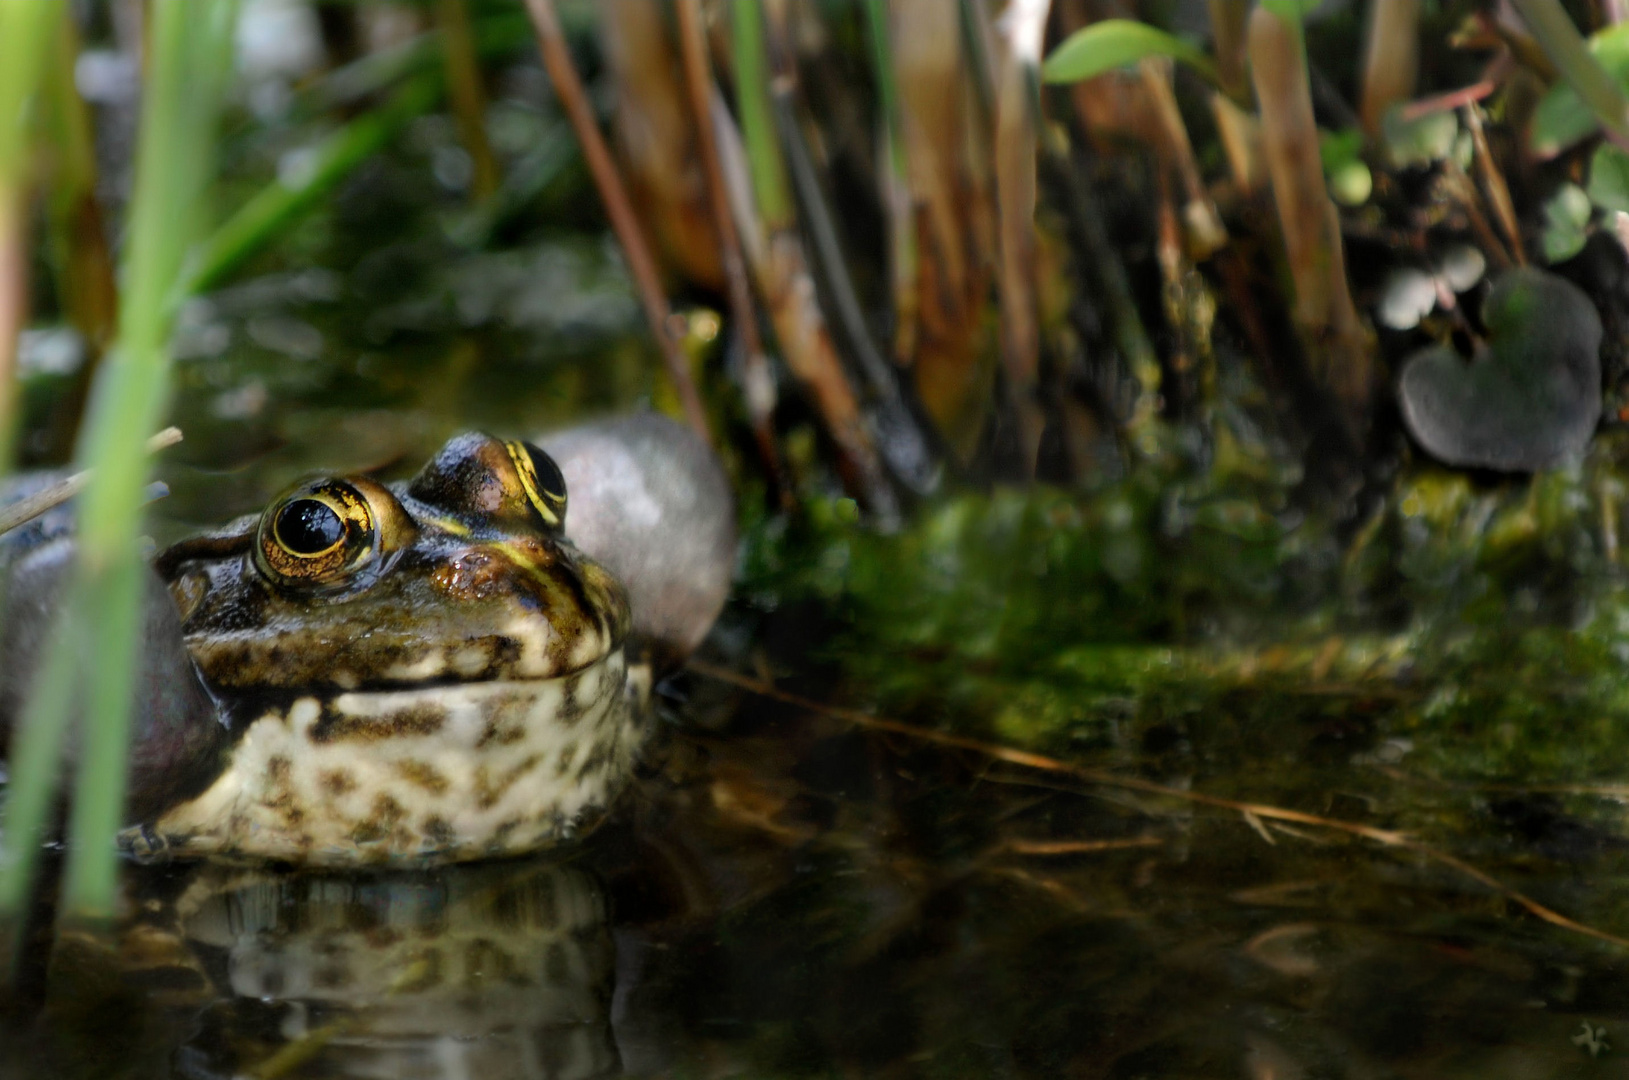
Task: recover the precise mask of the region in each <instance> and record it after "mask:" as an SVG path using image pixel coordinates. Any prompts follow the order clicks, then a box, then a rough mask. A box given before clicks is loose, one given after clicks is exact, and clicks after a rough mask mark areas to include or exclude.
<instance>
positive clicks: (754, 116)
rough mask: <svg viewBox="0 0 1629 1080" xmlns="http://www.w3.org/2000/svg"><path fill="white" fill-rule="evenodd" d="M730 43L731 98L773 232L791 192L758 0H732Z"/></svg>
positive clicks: (787, 215) (788, 215)
mask: <svg viewBox="0 0 1629 1080" xmlns="http://www.w3.org/2000/svg"><path fill="white" fill-rule="evenodd" d="M730 11H731V13H732V16H733V18H732V20H731V26H730V31H731V32H730V42H731V48H732V51H733V59H734V62H735V100H736V108H737V109H738V110H739V111H740V113H741V141H742V142H743V143H745V144H746V148H747V160H748V164H749V165H750V166H751V170H752V193H753V195H754V196H755V197H756V199H757V201H758V214H759V216H760V217H762V218H763V222H764V225H765V226H766V227H767V228H768V229H770V230H771V231H774V230H777V229H783V228H787V227H789V226H790V225H791V224H792V220H793V219H792V190H791V187H790V186H789V185H788V182H787V179H786V164H785V162H784V161H783V160H782V158H781V148H780V143H779V142H778V141H777V138H776V135H775V113H774V109H773V107H772V106H771V105H770V102H769V63H768V59H767V57H766V56H765V52H764V22H763V12H762V11H761V10H760V9H759V6H758V0H735V2H734V4H733V5H732V7H731V8H730Z"/></svg>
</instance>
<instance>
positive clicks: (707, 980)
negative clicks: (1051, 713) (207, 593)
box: [0, 673, 1629, 1080]
mask: <svg viewBox="0 0 1629 1080" xmlns="http://www.w3.org/2000/svg"><path fill="white" fill-rule="evenodd" d="M794 685H795V681H794ZM669 691H670V692H669V695H668V696H667V698H666V700H665V701H664V705H663V708H664V711H665V713H666V717H667V720H668V721H669V722H668V724H667V725H666V731H665V732H664V735H663V737H662V745H661V747H660V749H659V751H658V752H657V753H656V754H654V755H653V756H652V761H651V764H650V765H649V767H648V768H647V770H646V775H644V776H643V777H642V778H641V780H640V781H639V783H638V785H637V786H636V789H635V790H634V791H633V792H632V793H631V794H630V796H629V797H628V798H626V799H625V800H624V801H623V802H622V803H621V804H620V807H619V811H618V813H617V815H616V816H615V817H614V818H613V820H612V821H611V822H609V823H608V824H607V825H606V826H604V827H603V828H602V829H601V830H600V831H599V832H597V833H596V834H594V835H593V836H592V837H591V838H589V839H588V841H587V842H586V843H584V844H583V845H582V846H581V847H580V848H579V849H576V850H573V851H571V852H570V853H568V854H566V855H565V856H563V857H551V858H544V859H534V860H519V861H508V862H495V863H489V864H476V865H469V866H463V867H458V868H454V869H449V870H443V871H437V872H433V873H360V874H310V873H296V872H278V871H274V870H253V869H243V868H227V867H214V866H207V865H206V866H197V867H186V868H173V869H140V870H138V869H132V870H130V872H129V874H128V888H129V890H130V898H131V905H130V915H129V917H128V918H127V919H126V920H125V921H124V922H122V923H121V925H120V926H119V927H118V929H117V931H116V932H114V933H112V934H110V935H92V934H86V933H71V934H69V935H67V936H66V937H65V938H64V939H63V940H62V942H61V943H60V944H59V946H58V951H57V954H56V957H55V960H54V965H53V968H52V973H51V979H50V982H49V985H48V988H47V989H46V990H45V991H44V992H43V998H42V1000H41V1001H40V1002H39V1004H40V1005H41V1007H42V1011H41V1012H40V1013H39V1014H38V1015H37V1017H36V1018H35V1019H34V1020H33V1021H32V1022H26V1023H25V1022H21V1021H18V1022H16V1023H14V1024H13V1026H12V1027H11V1030H10V1032H9V1033H8V1036H7V1038H6V1040H5V1042H4V1047H5V1050H4V1052H3V1054H0V1061H3V1066H0V1068H3V1071H4V1074H5V1075H7V1076H28V1077H35V1076H38V1077H47V1076H50V1077H58V1076H86V1077H91V1076H95V1077H108V1076H120V1077H148V1076H152V1077H163V1076H184V1077H233V1076H258V1077H270V1076H301V1077H304V1076H311V1077H329V1076H335V1077H337V1076H354V1077H409V1076H411V1077H420V1076H422V1077H448V1078H453V1077H460V1078H461V1077H477V1078H480V1080H496V1078H498V1077H511V1076H513V1077H590V1076H617V1075H624V1074H627V1075H665V1076H695V1077H702V1076H807V1075H823V1076H824V1075H867V1076H869V1075H888V1076H895V1075H897V1076H916V1075H926V1076H958V1077H959V1076H969V1077H972V1076H1089V1077H1097V1076H1102V1077H1124V1078H1132V1077H1195V1076H1204V1077H1246V1078H1250V1080H1265V1078H1269V1077H1271V1078H1279V1080H1288V1078H1295V1077H1393V1076H1397V1077H1478V1078H1486V1077H1512V1078H1516V1077H1523V1078H1527V1077H1550V1076H1598V1075H1619V1074H1622V1073H1623V1072H1624V1064H1623V1062H1624V1057H1623V1055H1622V1054H1621V1053H1620V1052H1619V1050H1618V1049H1617V1048H1616V1047H1615V1045H1614V1044H1615V1042H1616V1041H1617V1040H1619V1039H1622V1038H1629V982H1626V967H1625V957H1626V949H1625V948H1624V947H1623V946H1621V945H1616V944H1611V943H1607V942H1603V941H1599V940H1595V939H1592V938H1590V937H1588V936H1586V935H1584V934H1579V933H1575V932H1570V931H1568V930H1565V929H1562V928H1558V927H1555V926H1550V925H1547V924H1545V923H1544V922H1542V921H1540V920H1539V919H1537V918H1534V917H1533V916H1532V915H1530V914H1528V913H1527V912H1525V911H1524V910H1522V909H1521V908H1520V907H1519V906H1518V905H1517V904H1515V903H1513V902H1511V901H1510V900H1509V899H1508V898H1507V897H1502V896H1500V895H1499V894H1497V893H1496V892H1495V891H1494V890H1492V889H1490V888H1489V887H1488V886H1487V885H1486V884H1485V883H1483V882H1480V881H1477V880H1475V879H1474V878H1473V877H1471V876H1469V875H1467V874H1466V873H1464V872H1463V871H1461V870H1457V869H1455V868H1453V867H1451V866H1447V865H1444V864H1442V863H1440V862H1434V861H1432V860H1431V859H1430V858H1428V857H1423V856H1422V855H1421V853H1420V852H1419V851H1417V850H1406V849H1398V848H1396V847H1387V846H1385V845H1383V844H1377V843H1373V842H1370V841H1366V840H1363V839H1360V838H1355V837H1352V836H1345V835H1342V834H1340V833H1338V832H1332V831H1330V830H1327V829H1321V828H1318V827H1316V826H1311V825H1290V824H1285V823H1282V822H1273V821H1271V820H1264V819H1263V818H1261V817H1254V818H1252V817H1250V816H1248V815H1241V814H1240V813H1237V812H1227V811H1222V810H1217V809H1214V808H1209V807H1204V806H1195V805H1193V804H1191V803H1185V802H1184V801H1182V800H1181V799H1179V798H1173V797H1170V796H1165V795H1161V794H1159V793H1151V792H1149V791H1137V790H1128V789H1124V788H1117V787H1115V786H1112V785H1110V786H1105V785H1101V784H1086V783H1082V782H1080V781H1078V780H1076V779H1071V778H1070V777H1068V776H1062V775H1059V774H1055V773H1051V772H1048V771H1046V770H1041V769H1032V768H1025V767H1022V766H1019V765H1014V764H1009V763H1002V762H999V761H993V760H991V759H990V758H989V757H987V756H985V755H982V754H980V753H977V752H975V751H972V750H963V749H957V748H952V749H947V748H944V747H942V746H935V745H932V744H930V743H928V742H926V741H924V740H922V739H918V738H914V737H912V736H910V735H908V734H902V733H899V732H881V731H876V730H868V729H864V728H856V727H855V726H854V725H852V724H850V723H848V722H846V721H845V720H844V719H842V718H840V717H833V716H831V715H829V714H826V713H824V712H823V711H819V710H812V709H809V708H805V707H801V706H799V705H797V704H790V703H787V702H784V701H777V700H775V699H773V698H767V697H764V696H761V695H758V694H755V693H752V692H749V691H747V690H743V689H741V688H739V687H736V686H732V685H730V684H728V683H724V682H720V681H718V680H715V679H711V678H708V677H705V676H701V675H697V674H695V673H691V674H689V675H686V676H683V677H682V678H681V679H679V680H678V681H676V682H675V683H674V684H673V685H671V686H670V687H669ZM1319 711H1320V712H1322V713H1323V715H1322V717H1321V718H1318V717H1314V716H1312V715H1310V714H1306V715H1302V716H1301V717H1299V718H1298V719H1297V720H1296V721H1295V722H1293V723H1291V724H1289V725H1287V727H1286V728H1280V729H1278V730H1275V731H1274V732H1273V733H1272V734H1273V736H1274V737H1273V739H1272V740H1271V743H1270V745H1269V744H1268V743H1267V742H1263V741H1257V740H1252V739H1249V738H1241V737H1238V736H1239V735H1241V734H1242V733H1235V734H1234V735H1232V736H1230V735H1229V734H1227V733H1226V732H1225V731H1223V730H1222V729H1223V728H1225V727H1226V725H1225V723H1203V722H1202V723H1199V724H1196V725H1195V726H1194V729H1193V730H1192V731H1191V732H1188V733H1186V734H1184V733H1178V732H1174V731H1170V730H1166V731H1149V732H1146V733H1144V734H1143V735H1142V736H1141V740H1140V745H1135V744H1134V745H1128V746H1121V747H1117V748H1114V749H1111V750H1107V751H1104V752H1103V753H1100V754H1097V755H1085V756H1083V757H1082V758H1081V759H1080V760H1082V761H1085V762H1086V763H1087V764H1098V765H1112V766H1114V767H1116V768H1120V769H1124V768H1125V767H1126V766H1127V765H1128V764H1131V763H1139V764H1140V768H1137V769H1135V770H1134V771H1133V773H1132V775H1139V776H1143V777H1152V778H1155V779H1157V780H1158V781H1159V782H1161V783H1164V784H1166V785H1168V786H1169V787H1172V788H1175V789H1178V790H1181V789H1184V788H1187V787H1189V786H1192V787H1194V788H1196V789H1204V790H1212V791H1214V790H1234V791H1249V790H1252V789H1254V790H1262V791H1267V790H1270V791H1272V792H1273V793H1274V795H1275V801H1277V802H1279V803H1281V804H1283V805H1294V806H1299V807H1304V808H1309V809H1311V810H1313V811H1314V812H1322V813H1327V814H1329V815H1330V816H1332V817H1338V818H1341V819H1343V820H1350V821H1360V822H1373V823H1386V822H1391V821H1395V820H1397V819H1398V818H1399V817H1400V816H1402V817H1413V818H1415V819H1424V818H1427V817H1429V818H1434V819H1436V820H1437V821H1439V822H1448V821H1456V820H1457V821H1462V822H1463V821H1471V822H1474V823H1475V824H1474V825H1472V826H1471V827H1470V829H1469V831H1460V832H1458V833H1456V834H1453V835H1447V834H1444V836H1443V838H1442V839H1443V842H1445V843H1446V844H1448V845H1449V846H1451V847H1452V849H1453V851H1454V853H1455V854H1456V855H1458V856H1460V857H1462V858H1465V859H1467V860H1469V861H1471V862H1474V863H1475V865H1476V867H1477V868H1478V869H1479V870H1481V871H1484V872H1488V873H1492V874H1495V875H1497V876H1498V877H1499V878H1500V880H1501V881H1502V882H1503V883H1504V884H1505V885H1506V886H1510V887H1517V888H1520V889H1522V890H1524V891H1525V892H1526V893H1527V894H1529V895H1531V896H1532V897H1534V898H1535V899H1538V900H1540V901H1542V902H1544V903H1547V904H1550V905H1553V906H1555V907H1557V908H1561V909H1564V910H1569V911H1571V912H1572V913H1574V914H1579V913H1588V914H1592V915H1595V916H1605V917H1607V918H1608V919H1609V918H1610V913H1611V911H1612V910H1613V909H1614V908H1619V905H1617V904H1615V903H1612V902H1610V901H1609V899H1608V898H1607V897H1606V896H1605V895H1604V894H1608V893H1612V892H1616V891H1618V890H1617V889H1616V888H1615V883H1617V882H1621V881H1622V880H1623V875H1624V872H1625V870H1626V869H1629V856H1626V849H1629V844H1626V843H1625V842H1624V841H1623V840H1622V839H1621V838H1620V837H1619V836H1618V835H1617V834H1616V833H1614V832H1611V831H1608V829H1606V828H1605V827H1602V826H1601V825H1599V824H1592V823H1591V822H1590V821H1588V820H1587V819H1586V818H1584V817H1580V816H1577V815H1571V814H1567V813H1563V812H1562V810H1561V807H1560V806H1559V804H1557V803H1556V802H1555V801H1554V800H1553V799H1548V798H1545V797H1541V796H1534V795H1525V796H1506V797H1503V798H1500V797H1498V796H1497V795H1490V794H1489V793H1488V792H1485V791H1473V790H1463V789H1454V788H1449V787H1446V786H1442V785H1427V784H1423V783H1422V782H1420V781H1419V780H1418V779H1417V778H1414V777H1411V776H1410V774H1409V773H1408V771H1407V770H1406V769H1405V768H1402V767H1400V766H1398V765H1397V764H1396V762H1395V758H1396V755H1395V754H1394V753H1388V752H1387V747H1386V744H1384V743H1378V742H1377V741H1376V740H1375V738H1374V734H1373V729H1372V726H1370V725H1367V724H1366V723H1365V722H1364V720H1363V718H1362V717H1361V716H1358V715H1356V714H1352V715H1347V716H1345V717H1344V718H1343V717H1340V716H1337V715H1335V711H1332V710H1328V709H1327V708H1325V709H1321V710H1319ZM1216 719H1217V720H1220V719H1221V718H1216ZM1207 729H1208V730H1207ZM1296 729H1299V736H1300V737H1299V738H1298V739H1291V740H1285V739H1284V738H1283V736H1284V735H1285V734H1286V733H1287V731H1290V732H1293V731H1295V730H1296ZM1229 743H1231V745H1228V744H1229ZM1376 751H1379V752H1378V753H1376ZM1406 760H1407V759H1406V757H1404V758H1403V761H1404V762H1406ZM1388 761H1390V762H1391V764H1388ZM1607 925H1608V926H1611V925H1612V924H1611V923H1610V922H1608V923H1607ZM1618 925H1619V926H1620V927H1621V923H1619V924H1618Z"/></svg>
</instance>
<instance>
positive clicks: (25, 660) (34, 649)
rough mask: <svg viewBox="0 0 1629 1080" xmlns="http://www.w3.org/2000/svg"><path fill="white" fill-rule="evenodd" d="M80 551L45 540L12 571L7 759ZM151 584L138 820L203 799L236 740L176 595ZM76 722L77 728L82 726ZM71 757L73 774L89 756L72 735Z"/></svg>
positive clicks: (1, 624) (4, 685)
mask: <svg viewBox="0 0 1629 1080" xmlns="http://www.w3.org/2000/svg"><path fill="white" fill-rule="evenodd" d="M74 547H75V545H74V540H73V538H72V537H71V536H69V535H57V536H54V537H50V538H46V539H41V540H40V542H38V543H37V544H36V545H35V546H32V547H31V548H30V549H29V550H27V551H26V552H22V553H20V554H16V555H15V556H14V558H13V560H12V561H11V563H10V565H9V566H6V567H5V574H4V578H5V580H4V592H5V596H4V600H3V602H0V750H3V749H5V747H6V746H7V744H8V743H9V742H10V735H11V732H12V730H13V729H14V728H15V726H16V724H17V721H18V719H19V718H20V716H21V712H22V708H23V703H24V702H25V701H26V700H27V694H28V691H29V690H30V688H31V686H32V683H33V679H34V675H35V672H36V671H37V669H38V666H39V663H40V661H41V660H42V659H43V654H44V651H45V646H46V644H47V642H48V641H49V640H50V636H51V628H52V626H53V625H54V623H55V622H56V619H57V614H58V611H59V609H60V607H61V604H62V596H63V592H64V589H65V588H66V586H67V583H68V578H69V575H70V574H71V573H72V571H73V558H74ZM144 577H145V583H144V588H145V590H146V594H145V596H144V597H143V599H142V627H141V632H140V635H139V638H138V641H137V647H138V649H139V652H138V654H137V659H136V674H135V686H134V688H133V691H132V698H133V702H132V708H133V719H132V727H131V732H130V745H131V753H130V781H129V783H130V786H129V791H128V797H127V800H126V807H127V810H128V813H129V815H130V816H131V817H132V818H140V817H142V816H144V815H146V814H149V813H151V812H152V811H153V810H155V809H157V808H159V807H162V806H165V805H167V804H169V803H171V802H173V801H175V800H176V799H177V798H184V797H188V796H190V795H193V794H196V793H197V791H199V790H201V789H202V786H203V784H204V782H205V781H206V780H207V778H208V776H209V774H210V773H211V772H213V770H214V762H215V760H216V755H217V754H218V753H219V752H220V751H221V750H222V749H223V748H224V746H225V744H226V741H227V731H226V728H225V726H224V725H222V723H221V722H220V720H219V718H218V717H217V715H216V709H215V703H214V701H213V700H211V698H210V696H209V693H208V691H206V690H205V689H204V686H203V682H202V681H201V680H200V679H199V677H198V672H197V669H196V668H195V667H194V666H193V663H192V659H191V657H189V656H188V655H187V650H186V646H185V645H184V644H183V642H182V639H181V619H180V617H179V616H178V615H177V614H176V610H175V604H174V603H173V602H172V601H171V599H170V593H169V590H168V589H167V588H166V587H165V586H164V583H163V582H161V581H159V580H158V577H157V575H155V574H153V573H151V572H150V571H148V572H145V573H144ZM95 663H96V658H95V657H91V656H87V657H85V658H84V660H83V661H82V664H83V666H84V667H85V668H86V671H85V672H84V674H85V676H86V678H84V679H82V680H81V685H88V683H89V675H90V670H89V669H91V668H93V667H94V665H95ZM83 708H84V703H83V701H80V702H78V703H77V705H76V708H75V715H76V717H77V716H78V715H79V714H80V713H81V712H82V710H83ZM74 723H75V727H76V728H77V726H78V723H77V720H75V722H74ZM66 754H67V758H68V762H69V767H70V768H72V765H73V762H74V761H76V760H77V758H78V756H79V739H78V738H77V736H70V738H69V742H68V746H67V750H66Z"/></svg>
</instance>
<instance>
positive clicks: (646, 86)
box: [596, 0, 728, 291]
mask: <svg viewBox="0 0 1629 1080" xmlns="http://www.w3.org/2000/svg"><path fill="white" fill-rule="evenodd" d="M669 6H670V5H669V4H667V3H665V2H658V0H601V2H600V3H599V4H597V5H596V7H597V8H598V10H599V12H600V20H599V39H600V47H601V51H602V54H603V55H604V58H605V69H606V72H607V74H609V75H610V80H609V81H610V83H611V86H612V87H613V89H614V92H615V105H614V106H613V108H612V110H611V139H612V145H613V146H614V147H615V148H616V151H617V161H618V163H619V164H620V165H621V166H622V173H623V176H624V177H625V178H626V179H627V182H628V197H629V198H630V199H631V200H633V204H634V207H635V209H636V210H637V211H638V213H639V218H640V220H641V221H642V222H644V223H645V224H647V225H648V226H649V228H650V234H651V240H652V241H653V242H654V243H655V245H656V248H657V252H658V253H659V255H660V257H661V261H662V263H663V265H664V266H665V267H672V268H675V269H677V270H678V272H679V274H680V275H681V276H682V277H684V278H685V279H686V280H688V281H690V282H692V283H694V284H697V285H700V286H702V287H704V288H708V289H718V290H720V291H723V290H724V289H725V288H727V284H728V283H727V282H726V281H725V278H724V273H725V271H724V266H723V257H722V253H721V252H720V249H719V245H718V236H717V233H716V230H715V228H714V225H713V220H712V215H711V213H710V212H709V202H708V192H707V178H706V172H705V170H704V168H703V167H702V166H701V164H700V161H699V160H698V159H700V158H701V157H702V154H701V153H700V148H701V144H700V141H699V139H700V133H699V132H698V131H697V130H696V125H695V122H694V118H693V117H692V115H691V109H689V108H687V107H686V106H687V104H688V103H689V99H688V97H687V96H686V89H685V83H684V78H683V70H682V67H683V65H682V63H681V57H680V56H679V55H677V54H676V53H675V52H674V49H673V42H672V40H671V28H670V27H669V20H668V19H667V18H666V17H665V16H666V12H665V10H664V9H666V8H668V7H669Z"/></svg>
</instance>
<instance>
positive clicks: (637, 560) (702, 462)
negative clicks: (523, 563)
mask: <svg viewBox="0 0 1629 1080" xmlns="http://www.w3.org/2000/svg"><path fill="white" fill-rule="evenodd" d="M538 445H540V446H541V447H543V449H545V450H547V451H548V452H549V454H550V455H551V456H552V457H553V458H554V459H555V461H556V462H557V463H558V464H559V466H560V472H561V473H562V474H563V475H564V476H565V478H566V492H567V495H568V497H569V502H568V504H567V506H566V536H567V537H569V538H570V539H571V541H572V542H573V543H574V544H576V545H577V546H578V547H580V548H582V550H583V551H584V552H586V553H587V554H588V555H589V556H590V557H592V558H593V559H595V560H597V561H598V562H600V563H602V564H604V565H605V566H606V567H608V568H609V569H610V570H611V572H612V573H614V574H615V575H616V576H617V578H618V579H620V580H621V582H622V584H623V585H624V586H625V587H626V588H627V590H628V598H629V600H630V601H631V603H632V606H633V625H634V631H635V632H636V633H637V634H639V635H640V636H641V637H643V638H644V639H645V640H646V641H647V642H649V643H650V644H651V645H652V646H653V647H654V648H655V649H656V652H657V658H658V659H659V660H663V661H667V662H676V661H681V660H682V659H683V658H684V657H686V656H688V655H689V654H690V652H691V651H692V650H694V649H695V647H696V646H697V645H699V644H700V643H701V639H702V638H704V637H706V636H707V631H708V630H709V629H711V627H712V625H713V621H714V620H715V619H717V618H718V613H719V611H721V610H722V609H723V607H724V600H725V597H726V596H728V595H729V591H730V581H731V579H732V577H733V576H734V572H735V500H734V496H733V495H732V494H731V492H730V483H729V479H728V478H727V477H726V476H725V475H724V470H723V468H722V466H720V464H719V462H718V458H717V457H716V456H715V455H714V454H713V452H712V450H711V449H709V448H708V447H707V445H706V444H705V443H703V442H702V441H701V440H700V439H699V438H697V437H696V436H695V435H694V434H693V433H692V432H691V431H690V429H689V428H686V427H684V426H683V425H681V424H677V423H675V422H674V421H672V420H669V419H667V418H666V417H664V416H660V415H657V414H655V413H645V414H641V415H638V416H628V417H620V418H617V419H613V420H606V421H602V422H600V423H595V424H585V425H582V426H580V427H574V428H571V429H569V430H567V431H562V432H557V433H555V434H553V435H549V436H545V437H544V438H542V439H540V440H538Z"/></svg>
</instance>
